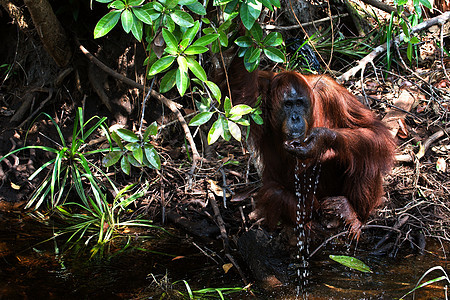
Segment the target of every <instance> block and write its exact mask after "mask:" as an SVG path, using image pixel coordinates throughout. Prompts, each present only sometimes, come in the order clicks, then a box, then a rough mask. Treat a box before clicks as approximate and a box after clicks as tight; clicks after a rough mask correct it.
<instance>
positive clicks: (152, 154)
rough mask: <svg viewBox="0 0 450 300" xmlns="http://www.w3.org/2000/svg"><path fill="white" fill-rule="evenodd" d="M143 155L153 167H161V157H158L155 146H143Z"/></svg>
mask: <svg viewBox="0 0 450 300" xmlns="http://www.w3.org/2000/svg"><path fill="white" fill-rule="evenodd" d="M144 151H145V157H146V158H147V160H148V161H149V163H150V164H151V165H152V167H153V168H155V169H157V170H159V169H161V159H160V158H159V155H158V152H156V150H155V147H153V146H152V145H145V146H144Z"/></svg>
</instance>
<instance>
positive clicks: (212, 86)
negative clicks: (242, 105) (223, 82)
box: [205, 81, 222, 103]
mask: <svg viewBox="0 0 450 300" xmlns="http://www.w3.org/2000/svg"><path fill="white" fill-rule="evenodd" d="M205 83H206V85H207V86H208V88H209V90H210V91H211V93H212V94H213V97H214V98H216V100H217V101H218V102H219V103H220V99H221V98H222V92H221V91H220V89H219V87H218V86H217V85H216V84H215V83H214V82H212V81H205Z"/></svg>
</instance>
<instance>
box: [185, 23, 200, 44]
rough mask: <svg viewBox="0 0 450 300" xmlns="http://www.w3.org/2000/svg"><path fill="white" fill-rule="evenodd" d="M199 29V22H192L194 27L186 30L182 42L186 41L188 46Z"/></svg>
mask: <svg viewBox="0 0 450 300" xmlns="http://www.w3.org/2000/svg"><path fill="white" fill-rule="evenodd" d="M199 29H200V22H199V21H198V20H197V21H195V22H194V26H192V27H190V28H188V29H187V30H186V31H185V32H184V34H183V40H188V43H187V45H189V44H190V43H191V42H192V41H193V40H194V37H195V35H196V34H197V33H198V30H199Z"/></svg>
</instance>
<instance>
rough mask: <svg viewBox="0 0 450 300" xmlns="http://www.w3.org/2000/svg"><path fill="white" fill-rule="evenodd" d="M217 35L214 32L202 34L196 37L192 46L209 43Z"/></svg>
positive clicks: (215, 38) (217, 35)
mask: <svg viewBox="0 0 450 300" xmlns="http://www.w3.org/2000/svg"><path fill="white" fill-rule="evenodd" d="M218 37H219V34H217V33H214V34H205V35H204V36H202V37H200V38H199V39H197V40H196V41H195V42H194V43H193V44H192V46H206V45H209V44H211V43H212V42H213V41H215V40H217V38H218Z"/></svg>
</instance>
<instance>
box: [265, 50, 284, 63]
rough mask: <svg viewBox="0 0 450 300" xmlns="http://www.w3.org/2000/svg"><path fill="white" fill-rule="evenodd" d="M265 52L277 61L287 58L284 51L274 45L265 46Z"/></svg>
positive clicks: (280, 61)
mask: <svg viewBox="0 0 450 300" xmlns="http://www.w3.org/2000/svg"><path fill="white" fill-rule="evenodd" d="M264 54H265V55H266V56H267V57H268V58H269V59H271V60H273V61H274V62H277V63H282V62H284V60H285V58H284V54H283V52H281V51H280V50H278V49H277V48H274V47H267V48H264Z"/></svg>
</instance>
